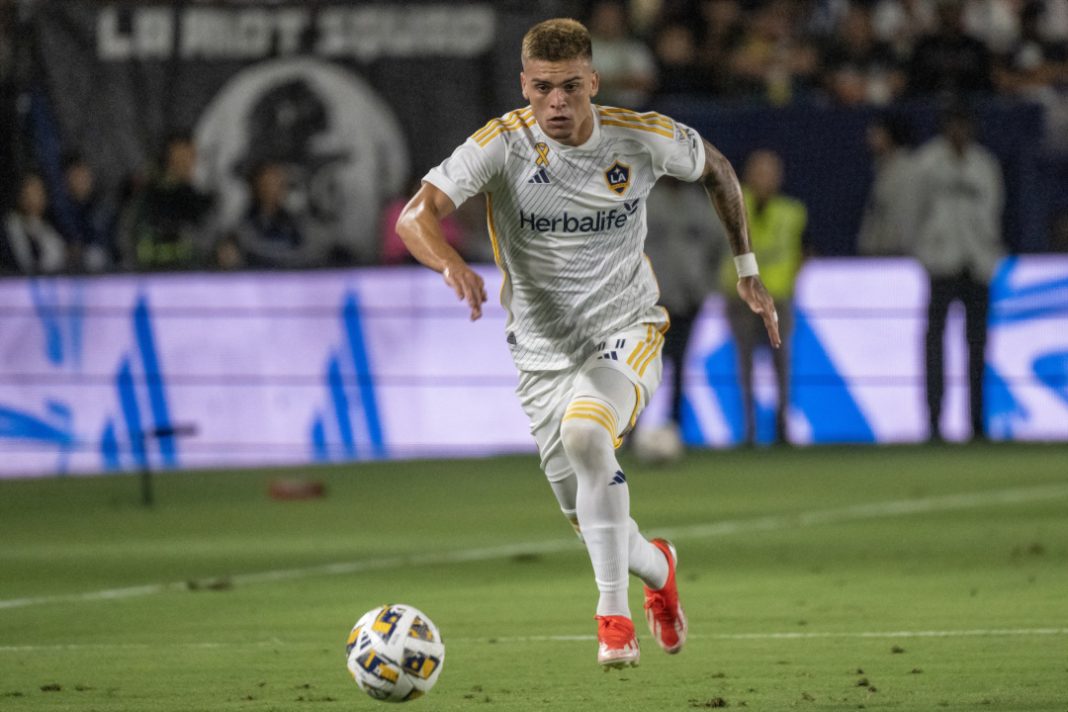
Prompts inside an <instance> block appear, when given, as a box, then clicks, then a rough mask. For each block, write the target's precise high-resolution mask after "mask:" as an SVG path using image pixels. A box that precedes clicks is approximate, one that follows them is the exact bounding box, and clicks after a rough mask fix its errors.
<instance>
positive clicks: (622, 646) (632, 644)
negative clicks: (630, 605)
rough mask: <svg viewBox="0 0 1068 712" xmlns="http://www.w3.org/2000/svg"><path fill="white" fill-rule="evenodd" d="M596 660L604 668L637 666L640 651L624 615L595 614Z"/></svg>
mask: <svg viewBox="0 0 1068 712" xmlns="http://www.w3.org/2000/svg"><path fill="white" fill-rule="evenodd" d="M597 643H598V646H597V662H598V663H600V664H601V667H602V668H603V669H604V670H606V671H607V670H608V669H609V668H616V669H621V668H625V667H627V666H630V667H637V666H638V658H639V657H641V651H639V650H638V638H637V637H635V635H634V623H633V622H631V620H630V618H627V617H626V616H597Z"/></svg>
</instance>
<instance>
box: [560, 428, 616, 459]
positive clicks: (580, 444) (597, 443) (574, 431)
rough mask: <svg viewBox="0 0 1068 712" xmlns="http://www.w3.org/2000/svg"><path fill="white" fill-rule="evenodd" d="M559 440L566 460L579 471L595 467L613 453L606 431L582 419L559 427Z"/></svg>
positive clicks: (610, 440)
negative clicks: (573, 464) (566, 457)
mask: <svg viewBox="0 0 1068 712" xmlns="http://www.w3.org/2000/svg"><path fill="white" fill-rule="evenodd" d="M560 440H561V442H562V443H563V445H564V452H566V453H567V456H568V459H570V460H571V461H572V462H573V463H575V464H576V465H578V466H579V469H590V468H595V467H597V465H598V463H599V462H600V461H601V460H603V459H604V458H605V456H606V455H607V456H611V454H612V451H613V447H612V436H611V434H609V432H608V430H607V429H606V428H605V427H604V426H603V425H601V424H600V423H597V422H595V421H593V420H586V419H584V418H572V419H570V420H565V421H564V422H563V423H562V424H561V425H560Z"/></svg>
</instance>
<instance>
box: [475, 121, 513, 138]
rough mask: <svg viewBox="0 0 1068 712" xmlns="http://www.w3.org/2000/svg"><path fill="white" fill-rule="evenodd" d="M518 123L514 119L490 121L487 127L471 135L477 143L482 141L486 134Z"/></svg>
mask: <svg viewBox="0 0 1068 712" xmlns="http://www.w3.org/2000/svg"><path fill="white" fill-rule="evenodd" d="M516 123H518V122H517V121H515V120H514V119H512V120H505V119H490V122H489V123H488V124H486V125H485V126H483V127H482V128H480V129H479V130H478V131H476V132H474V133H473V134H471V138H473V139H475V140H476V141H481V140H482V138H483V137H484V136H485V135H486V134H488V133H492V132H493V131H495V130H498V129H501V128H503V127H505V126H512V125H515V124H516Z"/></svg>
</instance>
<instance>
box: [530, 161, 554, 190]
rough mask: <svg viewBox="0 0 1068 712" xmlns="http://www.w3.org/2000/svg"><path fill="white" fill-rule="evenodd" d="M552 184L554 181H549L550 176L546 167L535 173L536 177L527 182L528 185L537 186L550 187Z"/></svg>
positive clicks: (533, 176)
mask: <svg viewBox="0 0 1068 712" xmlns="http://www.w3.org/2000/svg"><path fill="white" fill-rule="evenodd" d="M551 182H552V181H550V180H549V174H548V173H546V172H545V167H544V166H542V167H541V168H538V170H536V171H534V175H532V176H531V177H530V180H528V181H527V183H535V184H537V185H548V184H549V183H551Z"/></svg>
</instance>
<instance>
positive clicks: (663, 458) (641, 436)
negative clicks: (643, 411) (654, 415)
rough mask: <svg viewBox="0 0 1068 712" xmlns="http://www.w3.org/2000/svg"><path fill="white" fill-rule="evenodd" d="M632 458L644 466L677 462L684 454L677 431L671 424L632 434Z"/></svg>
mask: <svg viewBox="0 0 1068 712" xmlns="http://www.w3.org/2000/svg"><path fill="white" fill-rule="evenodd" d="M633 448H634V456H635V457H637V458H638V461H639V462H642V463H644V464H646V465H667V464H670V463H674V462H678V461H679V460H681V459H682V456H683V455H684V454H685V453H686V448H685V446H684V445H683V443H682V438H681V437H679V429H678V427H677V426H675V425H674V424H672V423H666V424H664V425H658V426H654V427H648V428H639V429H638V430H636V431H635V432H634V443H633Z"/></svg>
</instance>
